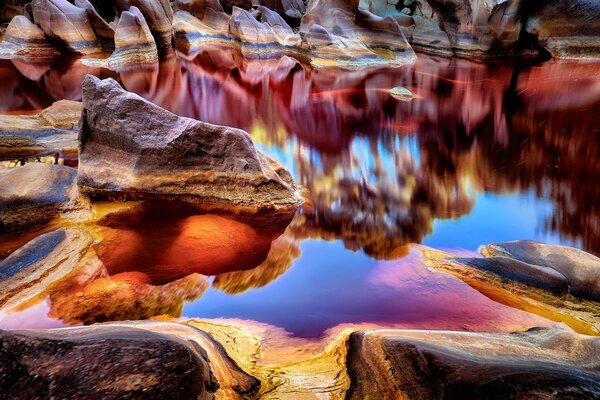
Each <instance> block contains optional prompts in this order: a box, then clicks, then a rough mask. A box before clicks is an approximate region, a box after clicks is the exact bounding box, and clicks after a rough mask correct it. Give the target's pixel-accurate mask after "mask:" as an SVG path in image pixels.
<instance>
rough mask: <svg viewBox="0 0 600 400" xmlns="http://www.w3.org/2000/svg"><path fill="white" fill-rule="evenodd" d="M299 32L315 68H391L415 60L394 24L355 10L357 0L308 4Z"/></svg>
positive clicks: (320, 1)
mask: <svg viewBox="0 0 600 400" xmlns="http://www.w3.org/2000/svg"><path fill="white" fill-rule="evenodd" d="M300 32H301V34H302V37H303V40H304V41H305V42H306V44H307V46H308V49H309V52H310V56H311V64H312V65H313V66H315V67H323V66H333V65H335V66H344V67H347V68H361V67H368V66H372V65H389V66H393V65H402V64H406V63H412V62H414V61H415V59H416V56H415V53H414V51H413V50H412V48H411V47H410V45H409V44H408V42H407V41H406V38H405V37H404V34H403V33H402V31H401V30H400V27H399V25H398V23H397V22H396V21H395V20H394V19H393V18H389V17H386V18H380V17H377V16H375V15H374V14H371V13H370V12H368V11H365V10H362V9H359V8H358V0H356V1H351V2H345V1H340V0H315V1H312V2H311V3H310V6H309V9H308V11H307V12H306V14H305V15H304V17H303V18H302V23H301V25H300Z"/></svg>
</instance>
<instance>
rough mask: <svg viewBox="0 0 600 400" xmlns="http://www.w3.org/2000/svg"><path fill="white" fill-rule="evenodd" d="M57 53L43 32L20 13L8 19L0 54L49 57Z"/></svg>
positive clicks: (0, 44)
mask: <svg viewBox="0 0 600 400" xmlns="http://www.w3.org/2000/svg"><path fill="white" fill-rule="evenodd" d="M57 54H59V51H58V49H56V47H55V46H54V45H53V44H52V43H50V42H48V40H47V39H46V36H45V35H44V32H43V31H42V30H41V29H40V28H39V27H38V26H37V25H35V24H34V23H32V22H31V21H30V20H29V19H27V18H26V17H24V16H22V15H17V16H16V17H14V18H13V19H12V20H11V21H10V24H9V25H8V27H7V28H6V32H5V33H4V37H3V39H2V42H1V43H0V56H24V57H27V58H30V57H34V58H51V57H54V56H56V55H57Z"/></svg>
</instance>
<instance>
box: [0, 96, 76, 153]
mask: <svg viewBox="0 0 600 400" xmlns="http://www.w3.org/2000/svg"><path fill="white" fill-rule="evenodd" d="M80 118H81V103H79V102H75V101H69V100H61V101H57V102H56V103H54V104H53V105H52V106H50V107H48V108H46V109H45V110H43V111H42V112H40V113H38V114H35V115H19V116H17V115H0V160H14V159H21V158H25V157H34V156H42V155H48V154H56V153H59V154H60V155H63V156H65V155H67V156H75V155H76V154H77V146H78V145H77V129H79V119H80ZM75 158H76V157H75Z"/></svg>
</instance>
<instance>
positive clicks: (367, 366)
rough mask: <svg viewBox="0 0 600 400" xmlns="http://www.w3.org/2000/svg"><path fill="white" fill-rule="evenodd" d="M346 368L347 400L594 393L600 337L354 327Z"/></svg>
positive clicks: (599, 380) (598, 384)
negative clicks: (356, 330) (347, 381)
mask: <svg viewBox="0 0 600 400" xmlns="http://www.w3.org/2000/svg"><path fill="white" fill-rule="evenodd" d="M347 366H348V375H349V376H350V379H351V385H350V389H349V391H348V396H347V398H348V399H350V400H353V399H404V398H406V399H416V400H418V399H424V400H425V399H438V398H444V399H446V398H448V399H450V398H457V399H509V398H523V399H525V398H526V399H548V398H560V399H573V400H575V399H597V398H599V396H600V338H598V337H594V336H586V335H579V334H574V333H570V332H565V331H560V330H550V329H542V328H536V329H532V330H530V331H527V332H518V333H472V332H443V331H437V332H436V331H401V330H381V331H360V332H355V333H353V334H352V335H351V336H350V339H349V347H348V359H347Z"/></svg>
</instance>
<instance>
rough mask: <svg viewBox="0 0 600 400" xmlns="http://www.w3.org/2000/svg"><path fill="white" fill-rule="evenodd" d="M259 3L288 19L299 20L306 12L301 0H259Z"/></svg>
mask: <svg viewBox="0 0 600 400" xmlns="http://www.w3.org/2000/svg"><path fill="white" fill-rule="evenodd" d="M260 5H261V6H263V7H266V8H268V9H270V10H273V11H274V12H276V13H277V14H279V15H282V16H285V17H287V18H290V19H297V20H300V18H302V16H303V15H304V14H305V13H306V5H305V4H304V1H303V0H260Z"/></svg>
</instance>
